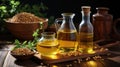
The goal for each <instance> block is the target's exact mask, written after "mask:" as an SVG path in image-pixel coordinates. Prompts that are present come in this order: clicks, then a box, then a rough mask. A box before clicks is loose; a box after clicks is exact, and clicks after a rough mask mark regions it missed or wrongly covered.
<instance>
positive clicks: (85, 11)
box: [78, 6, 94, 53]
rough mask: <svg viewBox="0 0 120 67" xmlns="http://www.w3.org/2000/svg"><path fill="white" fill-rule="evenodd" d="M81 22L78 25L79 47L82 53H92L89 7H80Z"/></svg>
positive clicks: (91, 27) (91, 26)
mask: <svg viewBox="0 0 120 67" xmlns="http://www.w3.org/2000/svg"><path fill="white" fill-rule="evenodd" d="M81 8H82V11H81V12H82V21H81V23H80V25H79V41H78V42H79V46H78V50H79V51H81V52H82V53H94V51H93V25H92V23H91V22H90V8H91V7H90V6H82V7H81Z"/></svg>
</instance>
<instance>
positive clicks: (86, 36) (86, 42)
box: [78, 33, 94, 54]
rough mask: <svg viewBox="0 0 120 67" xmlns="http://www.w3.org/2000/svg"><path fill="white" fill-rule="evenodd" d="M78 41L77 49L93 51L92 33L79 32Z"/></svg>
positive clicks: (86, 51)
mask: <svg viewBox="0 0 120 67" xmlns="http://www.w3.org/2000/svg"><path fill="white" fill-rule="evenodd" d="M79 37H80V39H79V40H80V41H79V47H78V50H79V51H81V52H83V53H89V54H91V53H94V51H93V33H79Z"/></svg>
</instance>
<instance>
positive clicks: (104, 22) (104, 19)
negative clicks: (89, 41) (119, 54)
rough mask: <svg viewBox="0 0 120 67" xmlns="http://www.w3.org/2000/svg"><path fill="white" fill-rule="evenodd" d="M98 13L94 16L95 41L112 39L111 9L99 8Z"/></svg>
mask: <svg viewBox="0 0 120 67" xmlns="http://www.w3.org/2000/svg"><path fill="white" fill-rule="evenodd" d="M96 9H97V13H95V14H93V16H92V23H93V27H94V40H100V39H110V36H111V30H112V21H113V16H112V15H111V14H108V10H109V8H107V7H97V8H96Z"/></svg>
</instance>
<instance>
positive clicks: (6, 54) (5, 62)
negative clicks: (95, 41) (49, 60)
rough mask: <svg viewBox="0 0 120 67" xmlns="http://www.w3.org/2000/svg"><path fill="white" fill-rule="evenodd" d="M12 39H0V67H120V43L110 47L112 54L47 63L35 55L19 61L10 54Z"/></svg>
mask: <svg viewBox="0 0 120 67" xmlns="http://www.w3.org/2000/svg"><path fill="white" fill-rule="evenodd" d="M11 46H13V44H12V43H11V41H6V40H0V67H120V44H118V45H116V46H114V47H110V48H109V49H110V51H111V54H110V55H107V54H106V55H105V56H101V57H102V58H97V59H93V58H92V59H87V58H81V59H76V60H72V61H67V62H61V63H53V64H45V63H43V61H42V60H39V59H37V58H35V57H33V58H31V59H29V60H25V61H19V60H16V59H15V58H14V57H13V56H11V55H10V50H11Z"/></svg>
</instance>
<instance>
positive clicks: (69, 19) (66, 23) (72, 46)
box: [57, 13, 78, 52]
mask: <svg viewBox="0 0 120 67" xmlns="http://www.w3.org/2000/svg"><path fill="white" fill-rule="evenodd" d="M61 15H62V16H63V19H62V24H61V26H60V27H59V29H58V31H57V39H58V42H59V45H60V50H61V51H63V52H66V51H67V52H69V51H74V50H76V49H77V44H78V42H77V30H76V28H75V26H74V23H73V17H74V16H75V14H74V13H62V14H61Z"/></svg>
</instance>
